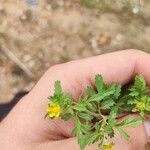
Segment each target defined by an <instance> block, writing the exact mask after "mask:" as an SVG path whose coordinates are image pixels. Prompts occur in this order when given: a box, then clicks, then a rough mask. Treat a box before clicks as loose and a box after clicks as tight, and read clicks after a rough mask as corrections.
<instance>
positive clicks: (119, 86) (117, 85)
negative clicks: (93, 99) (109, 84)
mask: <svg viewBox="0 0 150 150" xmlns="http://www.w3.org/2000/svg"><path fill="white" fill-rule="evenodd" d="M114 88H115V93H114V96H115V98H116V99H117V98H118V97H119V96H120V94H121V85H119V84H114Z"/></svg>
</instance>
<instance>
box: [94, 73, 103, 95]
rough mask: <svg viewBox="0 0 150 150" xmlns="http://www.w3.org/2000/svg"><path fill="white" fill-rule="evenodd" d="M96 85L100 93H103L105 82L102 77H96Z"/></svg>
mask: <svg viewBox="0 0 150 150" xmlns="http://www.w3.org/2000/svg"><path fill="white" fill-rule="evenodd" d="M95 84H96V88H97V91H98V93H100V92H102V91H103V88H104V81H103V77H102V76H101V75H96V76H95Z"/></svg>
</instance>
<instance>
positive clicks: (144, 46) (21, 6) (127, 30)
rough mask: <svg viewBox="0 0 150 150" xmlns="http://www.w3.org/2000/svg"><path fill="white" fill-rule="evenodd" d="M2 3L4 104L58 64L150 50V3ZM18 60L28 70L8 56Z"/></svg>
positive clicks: (0, 98) (0, 93) (0, 86)
mask: <svg viewBox="0 0 150 150" xmlns="http://www.w3.org/2000/svg"><path fill="white" fill-rule="evenodd" d="M26 2H27V1H25V0H22V1H21V0H1V1H0V102H6V101H9V100H10V99H11V98H12V97H13V95H14V94H15V93H16V92H18V91H20V90H30V89H31V88H32V87H33V86H34V84H35V83H36V82H37V81H38V79H39V78H40V77H41V75H42V74H43V73H44V72H45V71H46V70H47V68H49V67H51V66H52V65H54V64H58V63H64V62H67V61H70V60H75V59H80V58H85V57H90V56H94V55H99V54H102V53H107V52H110V51H117V50H122V49H128V48H134V49H141V50H143V51H147V52H150V13H149V10H150V1H149V0H45V1H44V0H39V1H38V4H37V6H29V5H27V3H26ZM3 47H5V48H6V49H8V50H9V51H10V52H12V53H13V55H14V56H15V57H17V58H18V59H19V60H20V61H21V62H22V63H23V64H24V65H25V66H26V67H27V68H28V69H29V70H30V71H31V72H32V74H33V75H34V76H33V78H31V77H30V75H26V74H25V72H24V71H23V70H22V69H21V68H20V67H19V66H18V64H16V63H14V61H13V60H12V59H11V58H10V57H9V56H8V54H7V53H5V52H4V49H3Z"/></svg>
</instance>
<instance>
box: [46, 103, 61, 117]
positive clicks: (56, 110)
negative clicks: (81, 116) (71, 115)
mask: <svg viewBox="0 0 150 150" xmlns="http://www.w3.org/2000/svg"><path fill="white" fill-rule="evenodd" d="M60 113H61V108H60V105H59V104H58V103H50V104H48V107H47V115H48V117H50V118H57V117H59V116H60Z"/></svg>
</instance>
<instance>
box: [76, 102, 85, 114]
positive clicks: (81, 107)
mask: <svg viewBox="0 0 150 150" xmlns="http://www.w3.org/2000/svg"><path fill="white" fill-rule="evenodd" d="M87 103H88V102H87V101H81V102H79V103H78V104H76V105H75V107H74V109H76V110H78V111H80V112H81V111H85V110H86V106H87Z"/></svg>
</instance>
